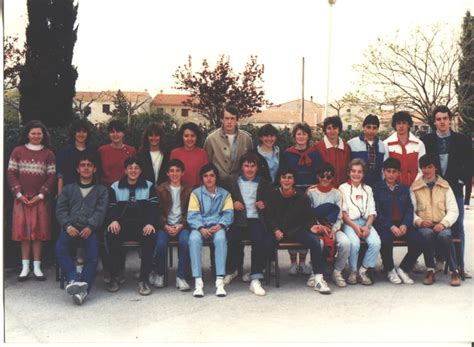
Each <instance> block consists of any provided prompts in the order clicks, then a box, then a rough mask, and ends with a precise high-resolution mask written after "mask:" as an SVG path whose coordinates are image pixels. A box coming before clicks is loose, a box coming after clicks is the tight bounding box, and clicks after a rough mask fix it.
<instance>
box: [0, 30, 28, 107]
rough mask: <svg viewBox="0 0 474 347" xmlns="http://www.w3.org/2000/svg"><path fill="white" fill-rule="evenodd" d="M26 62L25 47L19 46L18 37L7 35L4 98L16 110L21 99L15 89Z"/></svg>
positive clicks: (4, 41) (4, 46)
mask: <svg viewBox="0 0 474 347" xmlns="http://www.w3.org/2000/svg"><path fill="white" fill-rule="evenodd" d="M24 62H25V48H24V47H23V48H19V47H18V37H16V36H5V38H4V40H3V64H4V66H3V100H4V102H5V103H6V104H8V105H9V106H11V107H13V108H14V109H15V110H16V111H19V110H20V99H19V95H18V93H17V92H15V89H17V87H18V83H19V81H20V71H21V68H22V66H23V64H24Z"/></svg>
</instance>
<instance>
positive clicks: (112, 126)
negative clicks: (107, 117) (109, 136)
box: [107, 119, 125, 133]
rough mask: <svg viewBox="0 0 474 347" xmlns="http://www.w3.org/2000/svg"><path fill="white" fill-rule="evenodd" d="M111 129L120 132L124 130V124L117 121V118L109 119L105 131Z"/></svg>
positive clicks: (110, 130)
mask: <svg viewBox="0 0 474 347" xmlns="http://www.w3.org/2000/svg"><path fill="white" fill-rule="evenodd" d="M113 130H115V131H121V132H123V133H124V132H125V125H124V124H123V123H122V122H121V121H119V120H118V119H114V120H112V121H110V123H109V124H108V125H107V132H108V133H110V132H112V131H113Z"/></svg>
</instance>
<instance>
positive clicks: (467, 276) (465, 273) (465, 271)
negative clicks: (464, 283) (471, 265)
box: [463, 270, 472, 278]
mask: <svg viewBox="0 0 474 347" xmlns="http://www.w3.org/2000/svg"><path fill="white" fill-rule="evenodd" d="M463 275H464V278H472V273H471V272H470V271H468V270H464V272H463Z"/></svg>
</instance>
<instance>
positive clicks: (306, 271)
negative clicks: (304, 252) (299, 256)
mask: <svg viewBox="0 0 474 347" xmlns="http://www.w3.org/2000/svg"><path fill="white" fill-rule="evenodd" d="M312 272H313V268H312V267H311V266H309V265H308V264H306V263H301V264H300V265H299V266H298V273H300V274H303V275H311V273H312Z"/></svg>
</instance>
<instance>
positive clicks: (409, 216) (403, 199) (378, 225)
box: [373, 180, 413, 231]
mask: <svg viewBox="0 0 474 347" xmlns="http://www.w3.org/2000/svg"><path fill="white" fill-rule="evenodd" d="M373 191H374V200H375V209H376V210H377V219H376V220H375V222H374V227H375V229H376V230H378V231H383V230H387V229H390V227H392V225H393V223H392V201H393V199H392V194H396V195H397V199H396V201H397V203H398V208H399V210H400V215H401V224H404V225H406V226H407V227H408V229H410V228H412V227H413V204H412V202H411V198H410V190H409V188H408V187H407V186H404V185H402V184H397V185H396V187H395V190H394V191H393V192H392V191H391V190H390V188H389V187H388V186H387V183H386V182H385V180H383V181H380V182H378V183H376V184H375V186H374V189H373Z"/></svg>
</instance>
